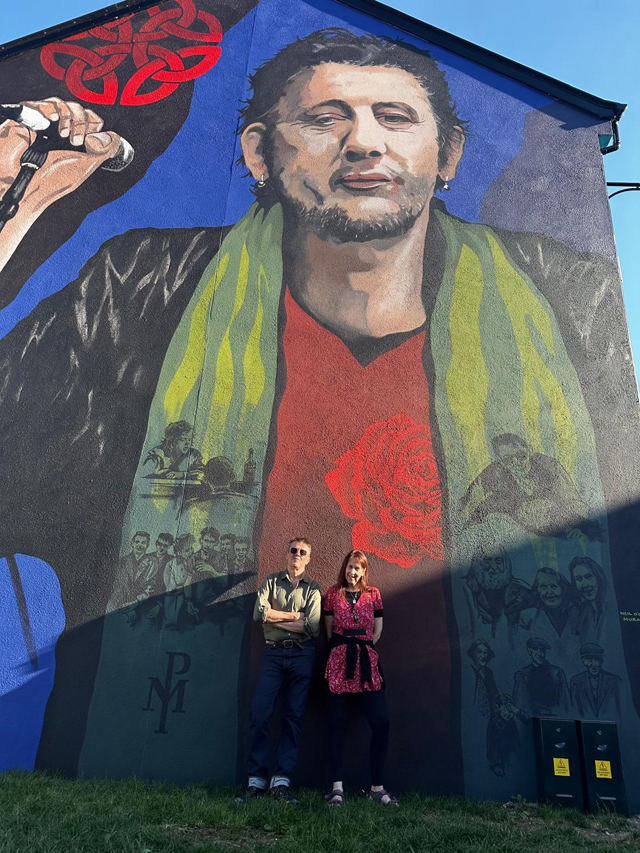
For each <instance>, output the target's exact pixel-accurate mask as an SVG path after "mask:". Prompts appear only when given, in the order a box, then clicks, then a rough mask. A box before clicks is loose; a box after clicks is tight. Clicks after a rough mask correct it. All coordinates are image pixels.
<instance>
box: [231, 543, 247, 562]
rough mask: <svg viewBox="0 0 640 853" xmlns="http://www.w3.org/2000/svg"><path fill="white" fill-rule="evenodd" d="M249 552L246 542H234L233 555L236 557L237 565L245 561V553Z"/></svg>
mask: <svg viewBox="0 0 640 853" xmlns="http://www.w3.org/2000/svg"><path fill="white" fill-rule="evenodd" d="M248 550H249V546H248V545H247V543H246V542H236V544H235V545H234V546H233V553H234V554H235V555H236V560H237V561H238V562H239V563H244V561H245V560H246V559H247V551H248Z"/></svg>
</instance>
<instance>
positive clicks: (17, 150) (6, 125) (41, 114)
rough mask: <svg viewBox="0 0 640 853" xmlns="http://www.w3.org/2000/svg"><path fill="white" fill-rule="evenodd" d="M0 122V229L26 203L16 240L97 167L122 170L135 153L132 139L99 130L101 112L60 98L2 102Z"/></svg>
mask: <svg viewBox="0 0 640 853" xmlns="http://www.w3.org/2000/svg"><path fill="white" fill-rule="evenodd" d="M0 122H1V124H0V193H2V192H3V190H4V193H3V194H2V196H1V198H0V230H2V228H4V226H5V225H7V223H8V222H9V221H10V220H12V219H14V217H16V215H17V214H18V212H19V210H20V212H21V213H22V210H21V206H22V205H24V206H25V208H26V209H25V213H24V216H23V217H22V218H24V219H25V222H24V223H22V224H21V227H20V228H19V229H18V231H19V232H21V233H16V235H15V237H16V238H17V240H16V241H15V242H19V240H20V239H21V237H22V236H23V234H24V233H25V232H26V230H28V228H29V227H30V226H31V224H32V223H33V221H35V219H36V218H37V217H38V216H39V215H40V213H41V212H42V211H43V210H45V209H46V208H47V207H49V205H50V204H52V203H53V202H54V201H56V200H57V199H59V198H62V197H63V196H65V195H67V194H68V193H70V192H73V191H74V190H75V189H77V188H78V187H79V186H80V185H81V184H82V183H83V182H84V181H85V180H86V179H87V178H88V177H89V175H91V174H92V173H93V172H94V171H95V170H96V169H98V168H102V169H106V170H107V171H111V172H120V171H122V170H123V169H126V167H127V166H128V165H129V163H131V161H132V159H133V154H134V151H133V148H132V147H131V145H130V144H129V143H128V142H127V141H126V139H123V138H122V137H120V136H118V134H117V133H114V132H113V131H103V130H102V126H103V122H102V119H101V118H100V116H99V115H97V114H96V113H95V112H94V111H93V110H89V109H85V108H84V107H82V106H81V105H80V104H77V103H71V102H67V101H63V100H61V99H60V98H47V99H45V100H43V101H26V102H24V103H21V104H0ZM16 225H17V223H16ZM11 242H14V240H12V241H11ZM2 265H3V264H2V259H1V258H0V268H1V267H2Z"/></svg>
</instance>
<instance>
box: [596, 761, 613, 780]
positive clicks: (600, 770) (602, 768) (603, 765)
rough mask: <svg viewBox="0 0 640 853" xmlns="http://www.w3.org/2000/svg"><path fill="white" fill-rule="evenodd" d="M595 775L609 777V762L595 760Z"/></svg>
mask: <svg viewBox="0 0 640 853" xmlns="http://www.w3.org/2000/svg"><path fill="white" fill-rule="evenodd" d="M596 776H597V777H598V779H611V778H612V776H611V762H610V761H596Z"/></svg>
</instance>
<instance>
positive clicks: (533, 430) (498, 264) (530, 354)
mask: <svg viewBox="0 0 640 853" xmlns="http://www.w3.org/2000/svg"><path fill="white" fill-rule="evenodd" d="M487 239H488V241H489V245H490V247H491V254H492V256H493V262H494V265H495V270H496V284H497V286H498V290H499V292H500V296H501V297H502V299H503V300H504V304H505V306H506V308H507V311H508V312H509V317H510V319H511V324H512V326H513V333H514V336H515V339H516V346H517V347H518V352H519V354H520V362H521V364H522V374H523V382H522V413H523V419H524V427H525V431H526V435H527V441H528V442H529V444H530V445H531V446H532V447H533V449H534V450H536V451H537V452H538V453H545V452H546V451H545V448H544V446H543V443H542V438H541V434H540V400H539V399H538V387H539V388H540V390H541V391H542V393H543V394H544V395H545V397H546V398H547V400H548V401H549V405H550V408H551V418H552V421H553V430H554V437H555V450H556V452H555V458H556V459H557V460H558V462H559V463H560V464H561V465H562V467H563V468H564V469H565V471H566V472H567V473H568V474H569V476H570V477H571V479H572V480H573V481H574V482H576V479H577V457H578V436H577V432H576V428H575V424H574V422H573V418H572V417H571V411H570V409H569V406H568V405H567V401H566V400H565V397H564V394H563V392H562V387H561V385H560V383H559V382H558V380H557V379H556V377H555V376H554V375H553V372H552V371H551V370H550V368H549V367H548V366H547V365H546V364H545V363H544V361H543V360H542V357H541V356H540V353H539V352H538V349H537V347H536V345H535V343H534V341H533V340H532V338H531V332H530V330H529V327H528V322H530V323H531V324H532V325H533V326H534V328H535V329H536V330H537V331H538V333H539V335H540V337H541V339H542V341H543V343H544V345H545V346H546V348H547V350H548V351H549V353H550V354H551V355H552V356H553V355H555V349H554V342H553V329H552V325H551V320H550V318H549V315H548V313H547V311H546V310H545V308H544V306H543V305H542V304H541V302H540V300H539V299H537V298H536V296H535V295H534V294H533V293H532V292H531V289H530V288H529V287H528V286H527V283H526V282H525V281H524V279H523V278H522V276H520V275H519V274H518V272H517V271H516V270H515V269H514V267H513V266H512V265H511V264H510V263H509V261H508V260H507V258H506V257H505V254H504V252H503V251H502V248H501V247H500V245H499V244H498V242H497V241H496V240H495V238H494V237H493V236H492V235H491V234H490V233H488V232H487Z"/></svg>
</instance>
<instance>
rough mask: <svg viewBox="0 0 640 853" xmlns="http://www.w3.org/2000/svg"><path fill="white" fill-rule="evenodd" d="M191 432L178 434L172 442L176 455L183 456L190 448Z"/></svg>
mask: <svg viewBox="0 0 640 853" xmlns="http://www.w3.org/2000/svg"><path fill="white" fill-rule="evenodd" d="M192 438H193V436H192V434H191V433H190V432H187V433H184V434H183V435H179V436H178V437H177V438H176V440H175V441H174V442H173V453H174V455H175V456H176V457H178V456H184V455H185V453H188V452H189V450H190V449H191V441H192Z"/></svg>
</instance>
